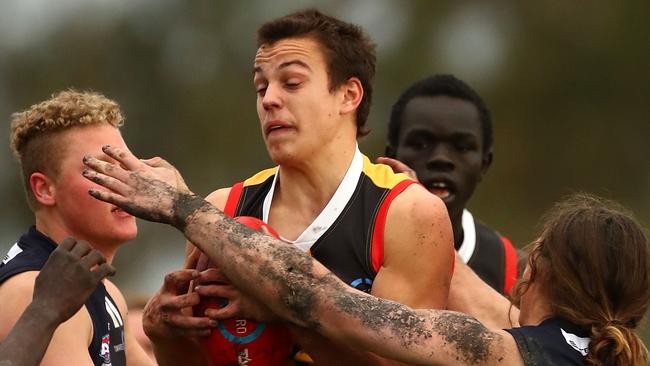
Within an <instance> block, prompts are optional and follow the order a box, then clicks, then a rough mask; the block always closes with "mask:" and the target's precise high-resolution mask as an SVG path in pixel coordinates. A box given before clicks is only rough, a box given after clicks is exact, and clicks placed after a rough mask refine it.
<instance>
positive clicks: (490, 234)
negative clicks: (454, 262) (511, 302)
mask: <svg viewBox="0 0 650 366" xmlns="http://www.w3.org/2000/svg"><path fill="white" fill-rule="evenodd" d="M462 225H463V242H462V243H461V245H460V246H459V247H458V254H459V256H460V257H461V259H462V260H463V262H465V263H466V264H467V265H468V266H469V267H470V268H471V269H472V270H474V272H476V274H477V275H478V276H479V277H480V278H481V279H482V280H483V281H484V282H486V283H487V284H488V285H490V286H491V287H492V288H493V289H495V290H496V291H498V292H499V293H501V294H503V295H508V294H510V290H512V287H513V285H514V284H515V282H516V280H517V277H518V274H519V270H518V264H517V262H518V256H517V250H516V249H515V248H514V246H513V245H512V243H511V242H510V240H508V238H506V237H504V236H501V235H499V234H498V233H497V232H495V231H494V230H492V229H491V228H489V227H487V226H486V225H484V224H482V223H481V222H478V221H475V220H474V217H473V216H472V214H471V213H470V212H469V211H468V210H464V211H463V217H462Z"/></svg>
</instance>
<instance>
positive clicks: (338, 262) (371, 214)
mask: <svg viewBox="0 0 650 366" xmlns="http://www.w3.org/2000/svg"><path fill="white" fill-rule="evenodd" d="M357 154H358V168H359V169H358V171H352V170H353V167H354V160H353V164H352V166H351V167H350V169H348V174H346V177H344V179H343V181H342V183H341V184H340V186H339V188H338V189H337V193H335V197H336V195H337V194H338V192H339V191H341V190H342V189H349V191H350V193H351V194H350V195H349V199H348V200H347V202H346V203H345V202H344V204H343V205H341V206H340V208H339V209H334V210H332V211H333V212H330V214H331V217H330V219H331V220H330V221H329V225H327V224H326V225H323V226H325V227H321V226H320V225H317V226H319V227H313V229H314V230H320V231H321V232H322V234H320V236H319V237H318V238H317V239H315V241H314V243H313V245H311V247H309V248H303V250H308V251H309V253H310V254H311V255H312V256H313V257H314V258H315V259H317V260H318V261H319V262H321V263H322V264H323V265H324V266H325V267H327V268H328V269H329V270H330V271H332V272H333V273H334V274H336V275H337V276H338V277H339V278H340V279H341V280H342V281H344V282H345V283H347V284H349V285H350V286H352V287H354V288H357V289H359V290H362V291H366V292H369V291H370V288H371V287H372V282H373V281H374V279H375V276H376V275H377V272H378V271H379V269H380V267H381V265H382V262H383V254H384V241H383V237H384V226H385V223H386V215H387V212H388V208H389V206H390V204H391V202H392V201H393V199H394V198H395V197H397V196H398V195H399V194H400V193H401V192H403V191H404V189H406V188H407V187H408V186H409V185H411V184H413V183H415V182H414V181H412V180H410V179H409V178H408V177H407V176H406V175H404V174H395V173H393V171H392V170H391V168H390V167H388V166H386V165H382V164H373V163H371V162H370V160H369V159H368V158H367V157H366V156H363V155H361V153H359V152H358V150H357ZM277 171H278V169H277V168H272V169H267V170H264V171H261V172H259V173H257V174H256V175H254V176H253V177H251V178H249V179H247V180H245V181H243V182H240V183H237V184H235V185H234V186H233V187H232V188H231V190H230V195H229V197H228V201H227V203H226V207H225V209H224V211H225V213H226V214H228V215H231V216H254V217H257V218H259V219H262V220H263V221H265V222H266V221H267V220H268V218H267V217H265V216H267V215H268V213H266V215H265V212H264V207H263V206H264V204H265V200H267V201H268V205H270V200H269V199H268V198H267V195H268V194H269V192H270V191H271V190H272V188H273V186H274V182H275V176H276V174H277ZM328 206H329V204H328ZM269 207H270V206H269ZM267 210H268V208H267ZM326 210H327V207H326ZM320 218H321V217H320V216H319V218H317V220H319V219H320ZM312 226H313V225H312ZM310 228H311V227H310ZM306 231H307V230H306Z"/></svg>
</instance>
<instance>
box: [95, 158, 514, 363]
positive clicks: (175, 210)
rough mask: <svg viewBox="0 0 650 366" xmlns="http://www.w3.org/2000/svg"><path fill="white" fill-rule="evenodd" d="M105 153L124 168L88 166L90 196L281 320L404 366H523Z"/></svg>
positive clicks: (480, 330)
mask: <svg viewBox="0 0 650 366" xmlns="http://www.w3.org/2000/svg"><path fill="white" fill-rule="evenodd" d="M104 150H105V152H106V153H107V154H108V155H110V156H112V157H114V158H115V159H116V160H118V161H119V162H120V163H121V164H122V165H123V166H125V167H126V168H127V169H128V171H124V170H123V169H122V168H120V167H118V166H116V165H113V164H110V163H106V162H101V161H99V160H96V159H92V158H88V159H85V162H86V164H87V165H88V166H90V167H91V168H93V169H96V170H97V171H98V172H99V173H98V172H85V173H84V175H85V176H86V177H88V178H89V179H92V180H93V181H95V182H97V183H99V184H101V185H104V186H106V187H107V188H110V189H111V190H112V191H113V192H99V191H96V190H91V191H90V193H91V194H92V195H93V196H94V197H96V198H98V199H101V200H104V201H107V202H111V203H113V204H117V205H118V206H120V207H122V208H123V209H125V210H126V211H127V212H131V213H133V214H135V215H137V216H139V217H141V218H144V219H147V220H152V221H158V222H163V223H168V224H173V225H174V226H176V227H177V228H178V229H179V230H181V231H182V232H183V233H184V234H185V236H186V237H187V238H188V239H189V240H191V241H192V242H193V243H195V244H196V245H197V247H199V248H200V249H201V250H202V251H203V252H204V253H206V254H207V255H208V256H209V257H210V258H211V259H212V260H213V261H214V262H215V263H216V264H217V265H218V266H219V267H220V268H221V270H222V271H223V272H224V273H226V274H227V275H228V278H230V280H231V281H232V282H233V283H234V284H235V285H237V286H238V287H239V288H240V289H242V290H243V291H245V292H248V293H250V294H254V295H255V296H256V297H258V298H260V299H262V298H263V299H265V302H266V304H267V305H268V306H269V307H270V308H271V309H272V310H273V311H274V312H275V313H276V314H278V315H280V316H282V317H283V318H284V319H287V320H288V321H291V322H293V323H294V324H296V325H298V326H301V327H307V328H311V329H314V330H316V331H318V332H320V333H322V334H324V335H325V336H327V337H329V338H331V339H334V340H337V341H341V342H346V343H349V344H354V345H356V346H358V347H360V348H363V349H365V350H368V351H371V352H375V353H377V354H379V355H381V356H384V357H388V358H393V359H397V360H400V361H404V362H411V363H421V364H441V365H458V364H461V365H462V364H465V365H476V364H480V365H497V364H501V363H503V364H509V365H521V364H522V361H521V358H520V356H519V354H518V352H517V351H516V350H517V348H516V345H515V343H514V340H513V339H512V337H510V336H509V335H507V334H506V333H505V332H504V331H501V330H496V331H490V330H488V329H487V328H486V327H485V326H483V325H482V324H481V323H480V322H478V321H477V320H475V319H474V318H472V317H469V316H467V315H463V314H459V313H455V312H450V311H438V310H413V309H411V308H409V307H407V306H405V305H401V304H398V303H395V302H392V301H389V300H384V299H379V298H376V297H374V296H371V295H368V294H364V293H362V292H359V291H356V290H354V289H352V288H350V287H349V286H347V285H345V284H344V283H343V282H341V281H340V280H339V279H338V278H337V277H336V276H335V275H333V274H332V273H331V272H329V271H328V270H327V269H326V268H325V267H323V266H322V265H321V264H320V263H318V262H317V261H316V260H314V259H313V258H311V257H308V256H306V255H305V254H304V253H301V252H300V251H299V250H298V249H296V248H295V247H293V246H291V245H288V244H286V243H283V242H280V241H277V240H275V239H273V238H270V237H267V236H265V235H263V234H260V233H257V232H254V231H252V230H250V229H248V228H246V227H244V226H242V225H238V224H237V223H236V222H235V221H234V220H232V219H230V218H228V217H226V216H225V215H224V214H223V213H222V212H221V211H219V210H218V209H216V208H215V207H214V206H212V205H210V204H209V203H208V202H206V201H205V200H203V199H202V198H200V197H197V196H195V195H193V194H192V193H191V192H190V191H189V190H188V189H187V187H185V186H179V185H177V183H176V179H175V176H176V175H177V173H176V172H175V170H174V169H173V167H171V166H169V165H166V166H160V167H159V168H156V169H154V168H151V167H146V166H143V164H141V163H140V162H139V161H138V160H137V159H136V158H135V157H133V156H132V155H130V154H129V153H127V152H122V151H120V150H118V149H114V148H105V149H104ZM105 174H108V176H107V175H105ZM114 192H115V193H114Z"/></svg>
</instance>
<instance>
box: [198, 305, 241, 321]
mask: <svg viewBox="0 0 650 366" xmlns="http://www.w3.org/2000/svg"><path fill="white" fill-rule="evenodd" d="M239 315H240V314H239V308H238V306H236V305H234V304H233V303H228V305H226V306H224V307H222V308H219V309H215V308H209V309H206V310H205V316H207V317H209V318H210V319H215V320H226V319H232V318H234V317H236V316H239Z"/></svg>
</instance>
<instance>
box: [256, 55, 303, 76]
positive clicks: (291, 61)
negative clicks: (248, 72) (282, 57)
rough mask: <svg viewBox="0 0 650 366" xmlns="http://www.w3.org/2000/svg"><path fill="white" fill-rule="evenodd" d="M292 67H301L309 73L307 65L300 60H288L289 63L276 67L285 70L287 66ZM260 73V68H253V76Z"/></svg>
mask: <svg viewBox="0 0 650 366" xmlns="http://www.w3.org/2000/svg"><path fill="white" fill-rule="evenodd" d="M293 65H298V66H301V67H303V68H305V69H307V70H309V71H311V67H309V65H307V63H305V62H304V61H302V60H297V59H296V60H289V61H286V62H283V63H281V64H280V66H278V69H285V68H287V67H289V66H293ZM261 72H262V68H261V67H260V66H256V67H255V68H253V75H255V74H258V73H261Z"/></svg>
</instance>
